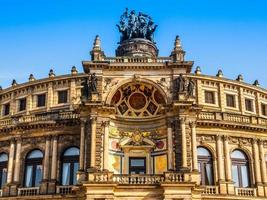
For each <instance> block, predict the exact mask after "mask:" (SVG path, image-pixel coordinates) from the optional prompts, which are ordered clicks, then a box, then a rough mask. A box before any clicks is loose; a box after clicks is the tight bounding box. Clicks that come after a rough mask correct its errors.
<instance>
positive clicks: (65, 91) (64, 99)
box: [57, 90, 69, 104]
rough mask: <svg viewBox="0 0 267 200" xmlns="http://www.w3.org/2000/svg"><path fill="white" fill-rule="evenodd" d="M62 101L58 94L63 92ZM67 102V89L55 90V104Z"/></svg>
mask: <svg viewBox="0 0 267 200" xmlns="http://www.w3.org/2000/svg"><path fill="white" fill-rule="evenodd" d="M63 93H65V94H64V95H63V101H62V99H61V98H60V94H63ZM68 102H69V91H68V90H59V91H57V104H66V103H68Z"/></svg>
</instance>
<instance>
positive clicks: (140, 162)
mask: <svg viewBox="0 0 267 200" xmlns="http://www.w3.org/2000/svg"><path fill="white" fill-rule="evenodd" d="M131 166H136V167H137V166H139V167H142V166H145V160H144V159H131Z"/></svg>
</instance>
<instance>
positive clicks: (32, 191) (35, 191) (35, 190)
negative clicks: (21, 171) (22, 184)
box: [18, 187, 40, 196]
mask: <svg viewBox="0 0 267 200" xmlns="http://www.w3.org/2000/svg"><path fill="white" fill-rule="evenodd" d="M39 190H40V189H39V187H29V188H18V196H35V195H39Z"/></svg>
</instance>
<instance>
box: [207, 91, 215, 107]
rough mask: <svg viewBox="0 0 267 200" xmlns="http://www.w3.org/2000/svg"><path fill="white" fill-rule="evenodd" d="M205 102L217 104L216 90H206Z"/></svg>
mask: <svg viewBox="0 0 267 200" xmlns="http://www.w3.org/2000/svg"><path fill="white" fill-rule="evenodd" d="M205 102H206V103H210V104H215V99H214V92H212V91H205Z"/></svg>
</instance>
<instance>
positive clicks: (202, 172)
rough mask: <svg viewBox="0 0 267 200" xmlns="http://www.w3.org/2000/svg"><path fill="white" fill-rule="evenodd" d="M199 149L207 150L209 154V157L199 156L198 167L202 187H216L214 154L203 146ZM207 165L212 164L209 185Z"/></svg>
mask: <svg viewBox="0 0 267 200" xmlns="http://www.w3.org/2000/svg"><path fill="white" fill-rule="evenodd" d="M198 148H203V149H205V150H207V151H208V152H209V156H203V155H199V154H197V163H198V167H199V168H200V169H199V173H200V185H202V186H212V185H215V179H214V178H215V176H214V166H213V156H212V153H211V152H210V150H209V149H208V148H206V147H203V146H199V147H197V149H198ZM207 164H210V166H211V176H212V177H211V178H212V180H211V183H208V184H207V182H208V181H209V180H207V174H206V165H207ZM203 180H204V181H203Z"/></svg>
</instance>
